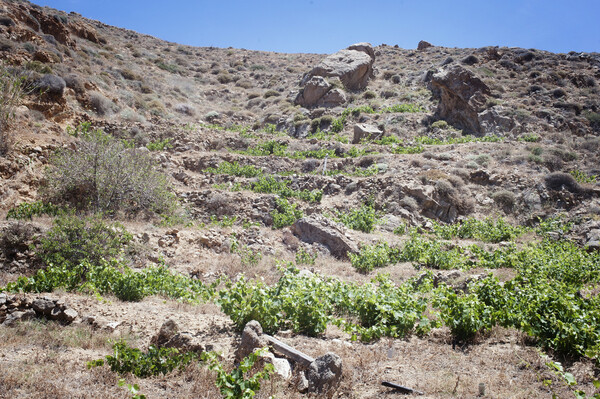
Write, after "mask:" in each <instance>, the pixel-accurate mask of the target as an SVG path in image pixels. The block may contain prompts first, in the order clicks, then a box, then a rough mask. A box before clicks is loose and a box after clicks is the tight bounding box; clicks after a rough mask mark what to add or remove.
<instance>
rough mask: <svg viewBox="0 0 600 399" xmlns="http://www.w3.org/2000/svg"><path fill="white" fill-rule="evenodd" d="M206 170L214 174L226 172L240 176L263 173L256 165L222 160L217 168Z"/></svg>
mask: <svg viewBox="0 0 600 399" xmlns="http://www.w3.org/2000/svg"><path fill="white" fill-rule="evenodd" d="M204 172H207V173H212V174H224V175H232V176H239V177H256V176H260V175H262V173H263V172H262V170H261V169H259V168H257V167H256V166H254V165H244V166H241V165H240V164H239V163H237V162H233V163H229V162H227V161H225V162H222V163H221V164H220V165H219V166H218V167H217V168H207V169H205V170H204Z"/></svg>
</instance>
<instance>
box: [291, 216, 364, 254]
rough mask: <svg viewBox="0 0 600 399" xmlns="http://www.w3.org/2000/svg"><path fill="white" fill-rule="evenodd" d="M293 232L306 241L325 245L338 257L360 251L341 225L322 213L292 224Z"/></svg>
mask: <svg viewBox="0 0 600 399" xmlns="http://www.w3.org/2000/svg"><path fill="white" fill-rule="evenodd" d="M292 232H293V233H294V234H295V235H296V236H297V237H298V238H300V239H301V240H302V241H304V242H307V243H309V244H312V243H319V244H322V245H324V246H325V247H327V249H329V252H331V254H332V255H333V256H335V257H337V258H347V257H348V253H358V247H357V245H356V244H355V243H354V242H353V241H352V240H351V239H350V238H348V237H346V235H345V234H344V232H343V231H342V228H341V226H340V225H339V224H337V223H335V222H333V221H331V220H329V219H327V218H326V217H324V216H322V215H311V216H306V217H303V218H302V219H299V220H297V221H296V223H294V224H293V225H292Z"/></svg>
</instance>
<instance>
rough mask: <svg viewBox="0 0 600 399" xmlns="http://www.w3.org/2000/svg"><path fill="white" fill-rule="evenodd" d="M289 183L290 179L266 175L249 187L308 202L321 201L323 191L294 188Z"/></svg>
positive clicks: (253, 189) (255, 190)
mask: <svg viewBox="0 0 600 399" xmlns="http://www.w3.org/2000/svg"><path fill="white" fill-rule="evenodd" d="M289 183H290V181H289V180H277V179H276V178H274V177H273V176H264V177H260V178H259V179H258V180H257V181H256V182H253V183H251V184H250V187H249V188H250V190H252V191H254V192H256V193H266V194H278V195H279V196H281V197H282V198H290V197H295V198H299V199H301V200H304V201H307V202H317V203H318V202H321V199H322V198H323V191H321V190H312V191H309V190H292V189H291V188H289V187H288V184H289Z"/></svg>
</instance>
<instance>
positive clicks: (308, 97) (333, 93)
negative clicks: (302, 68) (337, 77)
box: [295, 76, 346, 108]
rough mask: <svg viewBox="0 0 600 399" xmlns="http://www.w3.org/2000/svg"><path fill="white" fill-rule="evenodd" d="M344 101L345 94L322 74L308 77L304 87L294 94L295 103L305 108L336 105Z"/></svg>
mask: <svg viewBox="0 0 600 399" xmlns="http://www.w3.org/2000/svg"><path fill="white" fill-rule="evenodd" d="M345 102H346V95H345V94H344V92H343V91H342V90H340V89H334V86H333V85H332V84H331V83H329V82H328V81H327V80H325V78H323V77H322V76H313V77H312V78H310V80H309V81H308V82H306V85H305V86H304V88H302V89H301V90H300V92H299V93H298V95H297V96H296V99H295V103H296V104H298V105H300V106H302V107H306V108H311V107H315V106H317V107H325V108H331V107H337V106H339V105H342V104H344V103H345Z"/></svg>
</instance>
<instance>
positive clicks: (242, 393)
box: [202, 348, 275, 399]
mask: <svg viewBox="0 0 600 399" xmlns="http://www.w3.org/2000/svg"><path fill="white" fill-rule="evenodd" d="M267 352H268V349H267V348H261V349H256V350H255V351H254V352H252V353H251V354H249V355H248V356H246V357H245V358H244V359H242V361H241V362H240V364H239V365H238V366H237V367H236V368H235V369H233V371H231V372H230V373H228V372H227V371H226V370H225V368H224V367H223V365H222V364H221V362H220V361H219V356H218V355H217V354H216V353H214V352H204V353H202V361H204V362H206V363H207V364H208V368H209V369H210V370H212V371H214V372H215V373H216V374H217V379H216V381H215V383H216V385H217V387H218V388H219V390H220V392H221V395H223V398H231V399H251V398H253V397H254V395H256V392H258V391H259V390H260V385H261V381H263V380H268V379H269V378H271V375H272V374H273V372H274V371H275V369H274V367H273V365H272V364H270V363H265V364H264V365H263V367H262V369H260V370H258V371H256V367H255V364H256V362H257V361H258V360H259V359H260V358H261V357H262V356H264V355H265V354H266V353H267Z"/></svg>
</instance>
